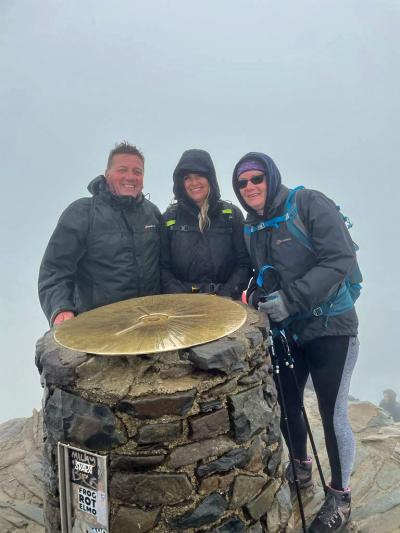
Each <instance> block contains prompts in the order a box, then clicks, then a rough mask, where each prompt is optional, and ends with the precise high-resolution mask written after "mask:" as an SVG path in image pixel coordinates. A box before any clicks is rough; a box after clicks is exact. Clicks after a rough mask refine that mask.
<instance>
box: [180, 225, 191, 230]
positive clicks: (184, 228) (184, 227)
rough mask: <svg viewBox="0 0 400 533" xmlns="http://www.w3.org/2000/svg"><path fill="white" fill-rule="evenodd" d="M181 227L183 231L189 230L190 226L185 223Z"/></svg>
mask: <svg viewBox="0 0 400 533" xmlns="http://www.w3.org/2000/svg"><path fill="white" fill-rule="evenodd" d="M179 229H180V230H181V231H189V226H188V225H187V224H184V225H183V226H179Z"/></svg>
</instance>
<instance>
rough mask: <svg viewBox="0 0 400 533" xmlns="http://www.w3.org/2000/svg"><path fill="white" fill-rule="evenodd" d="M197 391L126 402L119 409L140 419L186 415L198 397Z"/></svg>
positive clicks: (120, 404)
mask: <svg viewBox="0 0 400 533" xmlns="http://www.w3.org/2000/svg"><path fill="white" fill-rule="evenodd" d="M196 392H197V391H196V389H191V390H188V391H184V392H177V393H175V394H160V395H159V396H147V397H143V398H138V399H137V400H136V399H135V400H124V401H122V402H120V403H119V404H118V406H117V409H118V410H119V411H122V412H126V413H128V414H129V415H131V416H135V417H138V418H159V417H160V416H163V415H179V416H184V415H186V414H187V413H188V412H189V411H190V409H191V407H192V405H193V402H194V399H195V397H196Z"/></svg>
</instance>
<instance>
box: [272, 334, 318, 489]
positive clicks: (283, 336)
mask: <svg viewBox="0 0 400 533" xmlns="http://www.w3.org/2000/svg"><path fill="white" fill-rule="evenodd" d="M280 334H281V335H280V337H281V342H282V346H283V349H284V353H285V354H286V359H285V361H284V363H285V365H286V366H287V367H289V368H290V369H291V370H292V374H293V379H294V383H295V387H296V390H297V396H298V399H299V404H300V409H301V412H302V413H303V418H304V422H305V424H306V428H307V433H308V437H309V439H310V443H311V448H312V451H313V454H314V458H315V462H316V464H317V468H318V472H319V477H320V478H321V483H322V487H323V489H324V493H325V496H326V494H327V486H326V483H325V477H324V474H323V472H322V467H321V461H320V460H319V456H318V451H317V447H316V445H315V441H314V437H313V434H312V431H311V426H310V422H309V420H308V416H307V411H306V408H305V406H304V402H303V399H302V395H301V394H300V387H299V382H298V381H297V376H296V372H295V370H294V359H293V357H292V353H291V350H290V346H289V342H288V340H287V337H286V333H285V330H283V329H281V330H280Z"/></svg>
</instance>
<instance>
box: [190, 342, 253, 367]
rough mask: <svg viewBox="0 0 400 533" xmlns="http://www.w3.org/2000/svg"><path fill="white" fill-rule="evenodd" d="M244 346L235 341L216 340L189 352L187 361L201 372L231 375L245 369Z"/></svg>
mask: <svg viewBox="0 0 400 533" xmlns="http://www.w3.org/2000/svg"><path fill="white" fill-rule="evenodd" d="M245 356H246V347H245V345H244V344H243V343H242V342H240V341H236V340H225V339H222V340H218V341H214V342H210V343H208V344H202V345H201V346H196V347H195V348H191V349H190V350H189V359H190V361H192V363H194V364H195V365H196V366H197V367H198V368H201V369H202V370H219V371H221V372H224V373H225V374H232V373H233V372H237V371H239V370H243V369H244V368H246V364H245V363H244V358H245Z"/></svg>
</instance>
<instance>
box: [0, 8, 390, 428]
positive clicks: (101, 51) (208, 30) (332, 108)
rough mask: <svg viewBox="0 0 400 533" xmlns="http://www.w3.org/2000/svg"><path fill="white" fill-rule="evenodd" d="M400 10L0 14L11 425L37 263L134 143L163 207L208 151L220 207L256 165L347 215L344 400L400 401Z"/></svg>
mask: <svg viewBox="0 0 400 533" xmlns="http://www.w3.org/2000/svg"><path fill="white" fill-rule="evenodd" d="M399 6H400V4H399V2H398V1H397V0H393V1H390V0H379V1H371V0H358V1H355V0H335V1H333V0H326V1H324V2H321V1H320V0H318V1H312V0H292V1H290V0H280V1H279V2H277V1H275V2H273V1H272V0H270V1H268V0H264V1H262V0H259V1H257V0H229V1H228V0H203V1H202V2H195V1H193V0H171V1H166V0H157V1H153V0H147V2H143V1H140V2H139V1H129V0H119V1H118V0H117V1H114V2H109V1H107V0H85V1H84V2H78V1H77V0H69V1H68V2H66V1H61V0H58V1H56V0H18V1H17V0H2V2H1V4H0V21H1V30H0V60H1V63H0V64H1V66H2V82H1V84H0V116H1V126H2V127H1V129H0V136H1V138H0V146H1V179H2V192H3V194H2V199H3V201H2V207H1V210H0V232H1V242H2V249H3V254H2V261H1V262H0V273H1V281H2V283H1V294H0V298H1V300H0V304H1V307H0V308H1V315H0V320H1V335H2V337H1V341H2V344H1V346H2V354H1V356H2V372H1V374H0V421H3V420H6V419H8V418H13V417H19V416H28V415H29V414H30V412H31V409H32V408H33V407H39V406H40V399H41V394H42V391H41V388H40V383H39V376H38V373H37V370H36V368H35V366H34V345H35V342H36V340H37V338H39V337H40V336H41V335H42V334H43V333H44V331H45V330H46V328H47V323H46V320H45V318H44V315H43V313H42V311H41V309H40V305H39V303H38V300H37V288H36V283H37V275H38V268H39V264H40V260H41V257H42V255H43V252H44V249H45V246H46V244H47V241H48V239H49V236H50V234H51V232H52V231H53V229H54V226H55V224H56V222H57V219H58V217H59V216H60V214H61V212H62V210H63V209H64V208H65V207H66V206H67V205H68V204H69V203H70V202H72V201H73V200H75V199H76V198H79V197H81V196H86V195H87V194H88V193H87V191H86V185H87V184H88V183H89V181H90V180H91V179H92V178H93V177H95V176H96V175H98V174H100V173H102V172H103V171H104V168H105V164H106V159H107V155H108V152H109V150H110V149H111V148H112V147H113V145H114V143H115V142H119V141H121V140H123V139H127V140H128V141H130V142H131V143H133V144H137V146H138V147H139V148H140V149H142V150H143V152H144V154H145V157H146V166H145V192H148V193H150V196H151V200H152V201H153V202H155V203H156V204H157V205H158V206H159V207H160V209H161V210H164V209H165V208H166V206H167V205H168V203H169V202H170V200H171V198H172V171H173V169H174V167H175V165H176V163H177V161H178V159H179V157H180V155H181V154H182V152H183V151H184V150H186V149H188V148H203V149H206V150H208V151H209V152H210V153H211V155H212V157H213V160H214V163H215V166H216V169H217V175H218V178H219V183H220V188H221V193H222V197H223V198H224V199H226V200H233V201H236V199H235V197H234V194H233V191H232V190H231V174H232V169H233V167H234V165H235V163H236V161H237V160H238V159H239V158H240V157H241V156H242V155H243V154H244V153H246V152H247V151H261V152H265V153H267V154H269V155H270V156H271V157H272V158H273V159H274V160H275V162H276V163H277V165H278V167H279V169H280V171H281V174H282V177H283V182H284V183H285V184H286V185H288V186H295V185H299V184H302V185H305V186H307V187H309V188H315V189H319V190H322V191H323V192H325V194H327V195H328V196H330V197H332V198H333V199H334V200H335V201H336V202H337V203H338V204H340V205H341V207H342V211H343V212H344V213H346V214H347V215H349V216H350V218H351V219H352V221H353V223H354V228H353V229H352V236H353V239H354V240H355V241H356V242H357V243H358V244H359V246H360V252H359V262H360V265H361V268H362V271H363V274H364V278H365V282H364V290H363V294H362V296H361V297H360V300H359V302H358V304H357V309H358V313H359V317H360V322H361V325H360V340H361V349H360V357H359V362H358V365H357V367H356V370H355V374H354V377H353V382H352V387H351V393H352V394H353V395H355V396H357V397H359V398H362V399H370V400H372V401H374V402H377V401H378V400H379V398H380V396H381V391H382V390H383V389H384V388H387V387H392V388H394V389H396V390H397V392H398V394H400V380H399V366H400V365H399V355H400V354H399V353H398V348H397V346H398V337H397V334H398V331H399V329H400V328H399V326H398V322H397V316H398V311H399V305H400V304H399V280H398V266H397V265H398V262H399V250H398V242H399V239H398V236H397V228H398V227H399V215H398V210H399V209H398V202H399V200H398V199H399V192H400V190H399V189H400V187H399V184H398V174H399V171H398V169H399V167H400V156H399V148H398V145H399V134H398V128H399V118H400V113H399V94H400V91H399V89H400V87H399V85H400V84H399V55H400V53H399V50H400V42H399V41H400V39H399V32H398V28H399V22H400V7H399ZM236 203H237V202H236Z"/></svg>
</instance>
